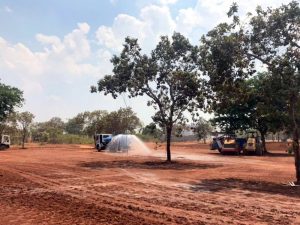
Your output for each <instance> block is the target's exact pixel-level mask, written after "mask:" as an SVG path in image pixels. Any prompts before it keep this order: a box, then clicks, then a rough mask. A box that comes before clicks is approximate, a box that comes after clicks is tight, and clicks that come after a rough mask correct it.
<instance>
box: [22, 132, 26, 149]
mask: <svg viewBox="0 0 300 225" xmlns="http://www.w3.org/2000/svg"><path fill="white" fill-rule="evenodd" d="M25 139H26V135H25V134H23V136H22V148H25Z"/></svg>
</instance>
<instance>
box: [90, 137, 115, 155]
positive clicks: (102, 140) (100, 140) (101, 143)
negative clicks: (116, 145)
mask: <svg viewBox="0 0 300 225" xmlns="http://www.w3.org/2000/svg"><path fill="white" fill-rule="evenodd" d="M111 139H112V134H95V135H94V142H95V148H96V149H97V150H98V151H101V150H105V148H106V147H107V145H108V143H109V142H111Z"/></svg>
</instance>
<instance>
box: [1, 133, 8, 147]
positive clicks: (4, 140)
mask: <svg viewBox="0 0 300 225" xmlns="http://www.w3.org/2000/svg"><path fill="white" fill-rule="evenodd" d="M9 147H10V136H9V135H2V136H1V142H0V149H6V148H9Z"/></svg>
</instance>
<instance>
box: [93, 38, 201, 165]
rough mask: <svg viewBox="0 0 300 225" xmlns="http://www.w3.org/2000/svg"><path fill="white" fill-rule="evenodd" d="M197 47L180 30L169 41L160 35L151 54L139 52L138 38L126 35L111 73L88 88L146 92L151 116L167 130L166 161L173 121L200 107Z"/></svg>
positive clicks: (131, 94)
mask: <svg viewBox="0 0 300 225" xmlns="http://www.w3.org/2000/svg"><path fill="white" fill-rule="evenodd" d="M196 53H197V48H196V47H194V46H192V45H191V44H190V43H189V41H188V40H187V39H186V38H185V37H184V36H182V35H181V34H179V33H174V34H173V36H172V39H171V40H170V39H169V38H168V37H167V36H162V37H161V38H160V41H159V43H158V44H157V46H156V48H155V49H154V50H153V51H152V52H151V54H150V55H146V54H142V51H141V48H140V46H139V45H138V42H137V39H133V38H129V37H127V38H126V39H125V44H124V48H123V51H122V52H121V54H120V55H119V56H116V55H115V56H114V57H113V58H112V60H111V62H112V64H113V67H114V68H113V75H106V76H105V77H104V78H103V79H101V80H99V82H98V87H92V88H91V91H92V92H96V91H97V90H98V91H99V92H104V94H106V95H107V94H111V95H112V97H114V98H116V97H118V95H120V94H121V93H125V92H127V93H128V95H129V97H137V96H142V95H146V96H148V97H149V99H150V100H149V101H148V104H147V105H148V106H153V108H154V109H155V110H156V113H155V115H154V116H153V117H152V119H153V121H154V122H155V123H158V124H159V125H160V126H161V127H163V128H164V129H165V131H166V138H167V146H166V152H167V161H171V148H170V147H171V133H172V129H173V124H176V123H177V122H178V121H184V119H185V117H184V112H185V111H189V112H191V113H193V112H194V111H195V109H196V108H200V109H201V108H202V107H203V93H202V79H200V78H199V71H198V70H197V66H196V63H195V61H196V56H197V54H196Z"/></svg>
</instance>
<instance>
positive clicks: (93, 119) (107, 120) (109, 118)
mask: <svg viewBox="0 0 300 225" xmlns="http://www.w3.org/2000/svg"><path fill="white" fill-rule="evenodd" d="M140 126H141V122H140V119H139V118H138V117H137V116H136V114H135V112H133V111H132V109H131V108H120V109H119V110H117V111H112V112H110V113H108V112H107V111H104V110H96V111H93V112H84V113H79V114H78V115H77V116H75V117H74V118H71V119H69V121H68V122H67V123H66V132H67V133H69V134H77V135H88V136H90V137H91V136H93V135H94V134H95V133H111V134H122V133H123V134H124V133H128V132H129V133H134V131H135V129H137V128H139V127H140Z"/></svg>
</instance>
